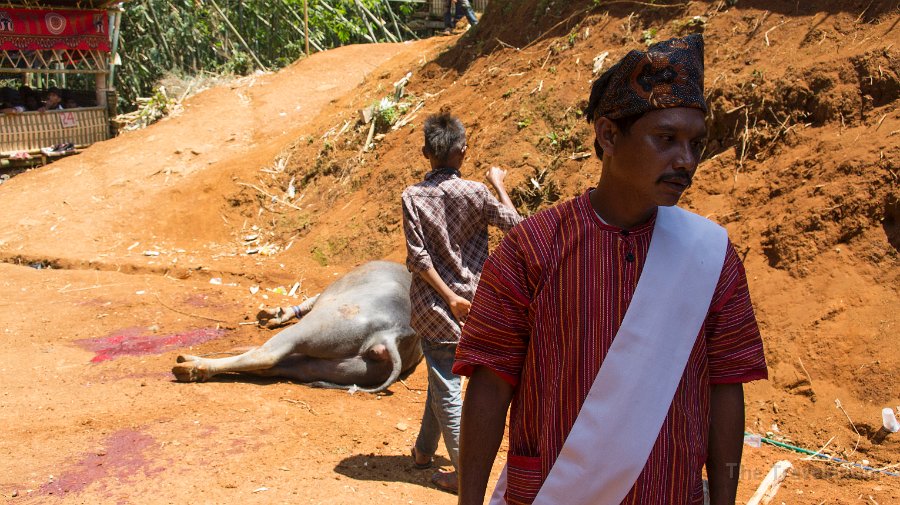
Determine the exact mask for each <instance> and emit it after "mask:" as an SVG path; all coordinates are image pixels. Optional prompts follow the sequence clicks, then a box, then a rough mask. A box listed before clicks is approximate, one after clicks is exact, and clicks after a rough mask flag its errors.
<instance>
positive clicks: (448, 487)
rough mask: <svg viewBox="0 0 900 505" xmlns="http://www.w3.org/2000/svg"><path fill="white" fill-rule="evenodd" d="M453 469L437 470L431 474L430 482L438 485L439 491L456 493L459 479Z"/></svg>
mask: <svg viewBox="0 0 900 505" xmlns="http://www.w3.org/2000/svg"><path fill="white" fill-rule="evenodd" d="M457 479H458V477H457V475H456V472H455V471H449V472H445V471H443V470H438V471H437V472H435V473H434V475H432V476H431V483H432V484H434V485H435V486H437V487H438V489H440V490H441V491H447V492H448V493H453V494H457V493H458V492H459V481H458V480H457Z"/></svg>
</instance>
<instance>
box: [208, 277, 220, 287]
mask: <svg viewBox="0 0 900 505" xmlns="http://www.w3.org/2000/svg"><path fill="white" fill-rule="evenodd" d="M209 283H210V284H215V285H216V286H221V285H222V278H221V277H213V278H212V279H210V280H209Z"/></svg>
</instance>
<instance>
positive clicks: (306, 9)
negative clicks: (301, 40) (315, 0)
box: [303, 0, 309, 56]
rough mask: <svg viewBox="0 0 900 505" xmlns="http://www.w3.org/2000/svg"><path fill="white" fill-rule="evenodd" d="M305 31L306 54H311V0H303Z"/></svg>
mask: <svg viewBox="0 0 900 505" xmlns="http://www.w3.org/2000/svg"><path fill="white" fill-rule="evenodd" d="M303 32H304V33H305V34H306V56H309V0H303Z"/></svg>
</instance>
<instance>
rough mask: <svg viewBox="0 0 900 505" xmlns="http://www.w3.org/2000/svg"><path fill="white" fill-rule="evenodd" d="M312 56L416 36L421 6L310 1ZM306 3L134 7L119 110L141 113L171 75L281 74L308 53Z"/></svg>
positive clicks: (161, 0) (126, 28) (157, 1)
mask: <svg viewBox="0 0 900 505" xmlns="http://www.w3.org/2000/svg"><path fill="white" fill-rule="evenodd" d="M308 1H309V34H310V51H317V50H324V49H329V48H332V47H337V46H340V45H345V44H352V43H357V42H383V41H399V40H409V39H412V38H415V34H414V33H413V32H412V31H411V30H410V29H409V28H408V27H407V26H406V21H407V20H408V18H409V16H410V14H412V11H413V9H414V7H413V5H414V4H408V3H389V2H388V1H387V0H308ZM303 4H304V0H205V1H195V0H142V1H139V2H126V3H125V4H124V9H125V14H124V16H123V19H122V35H121V39H120V48H119V54H120V56H121V58H122V66H121V68H120V69H119V70H118V71H117V73H116V79H117V86H116V87H117V89H118V91H119V97H120V102H119V106H120V108H121V109H122V110H124V111H128V110H133V109H134V108H135V106H136V104H137V98H138V97H146V96H151V95H152V94H153V93H154V89H155V87H156V86H157V83H158V82H159V81H160V79H162V78H163V77H164V76H166V75H175V76H182V77H185V76H197V75H208V74H247V73H249V72H252V71H254V70H255V69H267V70H268V69H276V68H280V67H284V66H286V65H288V64H290V63H291V62H293V61H295V60H296V59H297V58H300V57H301V56H302V55H303V54H304V52H305V40H304V29H303Z"/></svg>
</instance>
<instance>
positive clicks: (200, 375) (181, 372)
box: [172, 356, 209, 382]
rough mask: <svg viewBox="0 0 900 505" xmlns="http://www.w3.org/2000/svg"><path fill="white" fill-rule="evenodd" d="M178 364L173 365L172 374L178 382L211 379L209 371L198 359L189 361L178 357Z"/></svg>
mask: <svg viewBox="0 0 900 505" xmlns="http://www.w3.org/2000/svg"><path fill="white" fill-rule="evenodd" d="M177 361H178V364H177V365H175V366H174V367H172V375H174V376H175V380H177V381H178V382H204V381H206V380H207V379H209V372H208V371H207V370H206V369H205V367H203V366H202V365H200V363H199V362H197V361H187V360H185V359H183V357H182V356H179V357H178V360H177Z"/></svg>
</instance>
